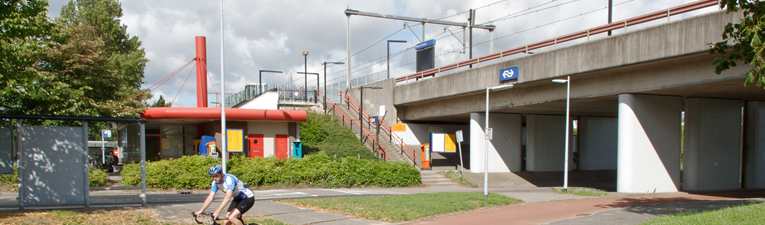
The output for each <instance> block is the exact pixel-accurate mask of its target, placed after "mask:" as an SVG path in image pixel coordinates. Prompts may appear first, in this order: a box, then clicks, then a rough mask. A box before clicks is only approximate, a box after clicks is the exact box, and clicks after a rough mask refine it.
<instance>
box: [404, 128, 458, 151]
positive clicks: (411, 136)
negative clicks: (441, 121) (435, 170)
mask: <svg viewBox="0 0 765 225" xmlns="http://www.w3.org/2000/svg"><path fill="white" fill-rule="evenodd" d="M458 130H463V131H462V132H468V131H467V130H468V129H467V128H466V126H460V125H437V124H413V123H407V124H406V131H403V132H393V133H395V134H396V135H398V136H399V137H400V138H401V139H403V140H404V143H406V144H408V145H421V144H425V143H430V133H449V134H453V133H455V132H457V131H458ZM463 134H464V135H465V136H467V133H463ZM466 139H467V138H466ZM465 141H466V142H463V144H469V142H467V141H468V140H465ZM413 150H417V151H419V149H413Z"/></svg>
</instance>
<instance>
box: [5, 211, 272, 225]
mask: <svg viewBox="0 0 765 225" xmlns="http://www.w3.org/2000/svg"><path fill="white" fill-rule="evenodd" d="M244 220H245V222H247V223H257V224H259V225H284V224H285V223H282V222H281V221H278V220H274V219H271V218H268V217H248V216H245V218H244ZM219 222H222V221H219ZM0 224H147V225H148V224H168V225H174V224H196V223H194V222H193V221H192V218H191V215H189V218H188V219H187V220H181V221H172V222H165V221H161V220H160V218H159V217H158V216H157V214H155V213H154V212H152V211H151V210H150V209H145V208H119V209H108V210H107V209H95V210H51V211H30V212H16V213H0Z"/></svg>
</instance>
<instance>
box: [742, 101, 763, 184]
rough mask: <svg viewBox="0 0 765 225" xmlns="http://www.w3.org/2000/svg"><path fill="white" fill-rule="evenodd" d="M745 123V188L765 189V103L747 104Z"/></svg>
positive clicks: (753, 102)
mask: <svg viewBox="0 0 765 225" xmlns="http://www.w3.org/2000/svg"><path fill="white" fill-rule="evenodd" d="M744 121H745V122H746V124H745V134H746V136H745V137H744V167H743V170H744V177H743V183H744V188H765V102H758V101H752V102H747V103H746V119H745V120H744Z"/></svg>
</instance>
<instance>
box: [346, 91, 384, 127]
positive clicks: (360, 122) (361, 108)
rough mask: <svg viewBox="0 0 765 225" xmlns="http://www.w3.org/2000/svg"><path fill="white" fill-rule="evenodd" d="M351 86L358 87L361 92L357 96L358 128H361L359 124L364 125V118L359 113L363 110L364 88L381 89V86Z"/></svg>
mask: <svg viewBox="0 0 765 225" xmlns="http://www.w3.org/2000/svg"><path fill="white" fill-rule="evenodd" d="M353 88H358V89H359V91H360V92H361V93H360V97H359V129H361V126H363V125H364V124H363V121H364V120H362V115H363V114H362V113H361V112H363V111H364V89H383V88H382V87H364V86H359V87H353ZM349 104H350V103H349ZM359 133H362V130H359Z"/></svg>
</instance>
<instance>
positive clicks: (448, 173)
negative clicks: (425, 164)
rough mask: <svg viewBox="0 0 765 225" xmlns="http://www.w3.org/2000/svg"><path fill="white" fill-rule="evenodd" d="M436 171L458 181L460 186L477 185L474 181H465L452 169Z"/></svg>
mask: <svg viewBox="0 0 765 225" xmlns="http://www.w3.org/2000/svg"><path fill="white" fill-rule="evenodd" d="M437 173H439V174H441V175H444V177H446V178H449V179H452V180H453V181H454V182H457V183H460V186H463V187H473V188H475V187H478V185H476V184H474V183H470V181H467V180H465V179H463V178H462V177H461V176H460V174H459V173H457V172H454V171H438V172H437Z"/></svg>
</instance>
